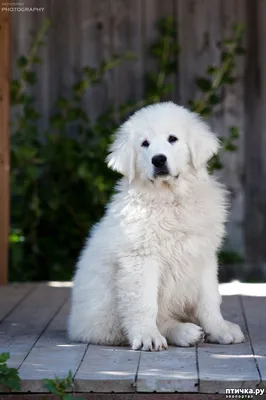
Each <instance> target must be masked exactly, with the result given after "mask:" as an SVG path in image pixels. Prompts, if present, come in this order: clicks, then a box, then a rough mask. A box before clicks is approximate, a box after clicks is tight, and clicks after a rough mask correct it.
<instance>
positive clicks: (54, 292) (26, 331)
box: [0, 284, 69, 368]
mask: <svg viewBox="0 0 266 400" xmlns="http://www.w3.org/2000/svg"><path fill="white" fill-rule="evenodd" d="M68 290H69V289H67V288H62V287H59V288H58V287H51V286H49V284H41V285H38V286H37V288H36V290H35V291H33V292H32V293H30V295H29V296H28V297H26V298H25V299H24V300H23V301H22V302H21V303H20V304H19V307H17V308H15V309H14V311H13V312H12V313H11V314H9V315H8V316H7V318H6V319H5V320H4V321H3V322H2V323H1V324H0V353H1V352H9V353H10V360H9V361H8V365H9V366H10V367H14V368H19V367H20V365H21V364H22V362H23V361H24V359H25V358H26V356H27V354H28V352H29V351H30V350H31V348H32V347H33V345H34V344H35V342H36V341H37V340H38V338H39V336H40V334H41V333H42V332H43V330H44V329H45V328H46V326H47V324H48V323H49V322H50V320H51V319H52V318H53V317H54V315H55V313H56V312H57V311H58V310H59V308H60V307H61V306H62V304H63V302H64V301H65V300H66V298H67V296H68Z"/></svg>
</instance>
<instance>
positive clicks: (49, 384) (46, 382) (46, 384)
mask: <svg viewBox="0 0 266 400" xmlns="http://www.w3.org/2000/svg"><path fill="white" fill-rule="evenodd" d="M43 387H44V388H45V389H47V390H48V391H49V392H50V393H53V394H58V391H57V389H56V388H55V387H54V382H53V381H52V380H51V379H45V380H44V384H43Z"/></svg>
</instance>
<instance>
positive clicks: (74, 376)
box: [73, 343, 90, 381]
mask: <svg viewBox="0 0 266 400" xmlns="http://www.w3.org/2000/svg"><path fill="white" fill-rule="evenodd" d="M89 347H90V344H89V343H88V344H87V346H86V349H85V351H84V353H83V356H82V357H81V360H80V362H79V365H78V368H77V369H76V372H75V373H74V375H73V381H74V380H75V378H76V375H77V373H78V370H79V369H80V366H81V364H82V363H83V361H84V358H85V356H86V354H87V352H88V350H89Z"/></svg>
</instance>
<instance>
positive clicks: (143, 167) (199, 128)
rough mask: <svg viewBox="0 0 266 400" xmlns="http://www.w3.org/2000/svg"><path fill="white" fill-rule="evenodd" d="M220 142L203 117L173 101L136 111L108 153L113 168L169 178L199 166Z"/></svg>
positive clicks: (126, 173)
mask: <svg viewBox="0 0 266 400" xmlns="http://www.w3.org/2000/svg"><path fill="white" fill-rule="evenodd" d="M218 148H219V142H218V140H217V138H216V137H215V135H214V134H213V133H212V132H211V131H210V129H209V127H208V126H207V125H206V124H205V123H204V122H203V121H202V120H201V118H200V117H199V116H198V115H197V114H195V113H192V112H190V111H188V110H186V109H185V108H183V107H180V106H177V105H176V104H174V103H171V102H167V103H158V104H154V105H150V106H147V107H145V108H142V109H141V110H139V111H137V112H136V113H135V114H134V115H132V116H131V117H130V118H129V119H128V121H126V122H125V123H124V124H123V125H122V126H121V127H120V128H119V129H118V131H117V132H116V136H115V140H114V142H113V144H112V145H111V147H110V154H109V156H108V157H107V161H108V165H109V167H110V168H112V169H114V170H116V171H118V172H120V173H121V174H122V175H124V176H126V177H128V179H129V181H130V182H131V181H132V180H134V179H135V178H139V179H142V180H145V179H149V180H151V181H154V180H162V181H169V180H170V179H173V178H177V177H178V176H179V175H180V174H182V173H183V172H184V171H187V169H188V168H189V167H191V166H192V167H193V168H194V169H195V170H200V169H201V168H204V167H206V164H207V162H208V160H209V159H210V158H211V157H212V156H213V155H214V154H216V153H217V151H218Z"/></svg>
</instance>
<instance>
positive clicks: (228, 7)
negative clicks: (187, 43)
mask: <svg viewBox="0 0 266 400" xmlns="http://www.w3.org/2000/svg"><path fill="white" fill-rule="evenodd" d="M245 13H246V7H245V2H244V1H243V0H223V1H222V7H221V21H222V27H221V30H222V31H221V40H224V39H228V38H230V37H232V34H233V27H234V25H235V24H237V23H242V24H243V23H244V22H245V18H246V16H245ZM243 46H244V47H245V36H244V38H243ZM234 71H235V72H234V76H235V77H236V81H235V83H234V84H233V85H228V86H227V87H226V89H225V90H224V93H223V102H222V109H221V114H220V115H219V118H218V120H217V124H218V131H219V133H220V135H222V136H225V137H228V135H229V129H230V127H231V126H236V127H237V128H239V139H238V140H237V141H236V145H237V150H236V151H235V152H228V151H227V152H221V160H222V164H223V169H222V171H220V173H219V175H220V176H221V177H222V180H223V181H224V182H226V186H227V188H228V189H229V190H230V193H231V197H230V200H231V204H230V205H231V213H230V218H229V221H228V223H227V232H228V234H227V237H226V248H227V249H229V250H233V251H234V250H237V252H238V253H239V254H240V255H241V256H243V253H244V230H243V221H244V187H243V178H242V177H243V171H244V165H243V164H244V139H245V138H244V123H245V112H244V72H245V57H244V56H237V58H236V65H235V68H234ZM237 267H238V270H239V266H238V265H237ZM240 272H241V270H240Z"/></svg>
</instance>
